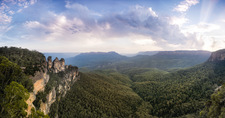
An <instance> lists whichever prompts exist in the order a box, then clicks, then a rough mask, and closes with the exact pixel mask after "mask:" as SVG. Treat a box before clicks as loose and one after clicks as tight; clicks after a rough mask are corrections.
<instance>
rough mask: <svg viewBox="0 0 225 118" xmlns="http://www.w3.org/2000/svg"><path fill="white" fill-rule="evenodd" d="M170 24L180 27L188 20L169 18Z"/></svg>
mask: <svg viewBox="0 0 225 118" xmlns="http://www.w3.org/2000/svg"><path fill="white" fill-rule="evenodd" d="M169 19H170V23H171V24H172V25H178V26H182V25H183V24H185V23H187V22H188V21H189V20H188V19H187V18H185V17H176V16H173V17H170V18H169Z"/></svg>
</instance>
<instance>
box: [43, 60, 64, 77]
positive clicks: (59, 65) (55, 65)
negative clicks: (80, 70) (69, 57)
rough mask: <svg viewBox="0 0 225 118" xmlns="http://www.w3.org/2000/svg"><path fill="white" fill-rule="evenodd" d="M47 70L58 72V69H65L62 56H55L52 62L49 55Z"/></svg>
mask: <svg viewBox="0 0 225 118" xmlns="http://www.w3.org/2000/svg"><path fill="white" fill-rule="evenodd" d="M47 65H48V67H47V68H48V71H49V72H54V73H58V72H60V71H64V70H65V60H64V59H63V58H61V59H60V60H59V59H58V58H57V57H56V58H55V60H54V61H53V62H52V57H51V56H49V57H48V62H47Z"/></svg>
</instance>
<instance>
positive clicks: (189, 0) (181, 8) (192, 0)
mask: <svg viewBox="0 0 225 118" xmlns="http://www.w3.org/2000/svg"><path fill="white" fill-rule="evenodd" d="M198 3H199V1H198V0H184V1H182V2H180V4H179V5H177V6H176V7H175V8H174V10H175V11H178V12H185V11H187V10H188V9H189V8H190V7H191V6H192V5H196V4H198Z"/></svg>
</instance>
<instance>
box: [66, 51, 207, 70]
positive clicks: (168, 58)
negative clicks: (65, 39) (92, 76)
mask: <svg viewBox="0 0 225 118" xmlns="http://www.w3.org/2000/svg"><path fill="white" fill-rule="evenodd" d="M154 53H156V52H154ZM210 54H211V53H210V52H208V51H161V52H158V53H156V54H154V55H148V54H147V55H144V54H141V55H137V56H135V57H125V56H122V55H119V54H118V53H115V52H108V53H98V52H96V53H83V54H80V55H77V56H75V57H73V58H69V59H67V60H68V61H67V64H72V65H75V64H76V65H77V66H78V67H87V68H89V69H114V70H119V71H120V70H124V69H129V68H133V67H137V68H158V69H162V70H168V69H180V68H186V67H191V66H194V65H197V64H201V63H203V62H205V61H207V59H208V58H209V56H210Z"/></svg>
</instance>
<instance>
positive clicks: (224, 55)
mask: <svg viewBox="0 0 225 118" xmlns="http://www.w3.org/2000/svg"><path fill="white" fill-rule="evenodd" d="M223 60H225V50H224V49H223V50H218V51H216V52H213V53H212V54H211V56H210V58H209V59H208V61H210V62H213V61H214V62H215V61H223Z"/></svg>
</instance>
